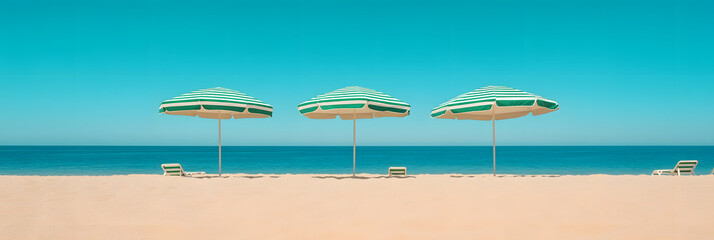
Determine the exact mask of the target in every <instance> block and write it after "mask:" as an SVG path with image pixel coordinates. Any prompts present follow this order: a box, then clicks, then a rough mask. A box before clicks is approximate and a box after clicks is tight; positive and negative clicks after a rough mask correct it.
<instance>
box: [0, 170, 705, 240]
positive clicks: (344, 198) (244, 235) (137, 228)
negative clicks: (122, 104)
mask: <svg viewBox="0 0 714 240" xmlns="http://www.w3.org/2000/svg"><path fill="white" fill-rule="evenodd" d="M364 176H366V177H363V178H358V179H352V178H349V177H347V176H340V175H231V176H230V177H228V178H205V179H196V178H186V177H164V176H157V175H129V176H104V177H91V176H70V177H60V176H58V177H51V176H0V239H185V238H196V239H249V238H255V239H328V238H330V239H387V238H405V239H446V238H456V239H477V238H487V239H546V238H547V239H645V238H650V239H712V236H714V176H695V177H688V176H687V177H684V176H683V177H656V176H645V175H642V176H608V175H591V176H557V177H545V176H539V177H531V176H527V177H514V176H508V177H492V176H488V175H477V176H471V175H469V176H461V175H418V176H416V177H410V178H402V179H398V178H390V179H387V178H383V177H381V176H377V175H364Z"/></svg>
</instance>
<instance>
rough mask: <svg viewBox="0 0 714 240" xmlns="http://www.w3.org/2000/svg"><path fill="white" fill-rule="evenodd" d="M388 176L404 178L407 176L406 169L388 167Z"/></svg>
mask: <svg viewBox="0 0 714 240" xmlns="http://www.w3.org/2000/svg"><path fill="white" fill-rule="evenodd" d="M388 173H389V176H392V175H394V176H406V175H407V168H406V167H389V170H388Z"/></svg>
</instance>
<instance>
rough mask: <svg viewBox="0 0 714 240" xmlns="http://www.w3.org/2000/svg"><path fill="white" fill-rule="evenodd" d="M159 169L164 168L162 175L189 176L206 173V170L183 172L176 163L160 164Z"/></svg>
mask: <svg viewBox="0 0 714 240" xmlns="http://www.w3.org/2000/svg"><path fill="white" fill-rule="evenodd" d="M161 169H164V176H182V177H191V176H193V175H206V172H185V171H184V170H183V168H182V167H181V164H178V163H166V164H161Z"/></svg>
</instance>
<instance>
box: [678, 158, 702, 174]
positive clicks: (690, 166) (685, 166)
mask: <svg viewBox="0 0 714 240" xmlns="http://www.w3.org/2000/svg"><path fill="white" fill-rule="evenodd" d="M697 163H699V161H697V160H682V161H679V162H678V163H677V166H675V167H674V172H675V173H677V172H679V173H680V174H692V173H694V168H695V167H696V166H697Z"/></svg>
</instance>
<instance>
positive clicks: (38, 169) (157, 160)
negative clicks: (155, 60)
mask: <svg viewBox="0 0 714 240" xmlns="http://www.w3.org/2000/svg"><path fill="white" fill-rule="evenodd" d="M497 154H498V155H497V166H496V167H497V173H499V174H557V175H585V174H614V175H624V174H628V175H629V174H635V175H637V174H650V173H651V172H652V170H653V169H667V168H670V169H671V168H673V167H674V165H675V164H676V163H677V161H678V160H699V165H698V166H697V167H696V170H695V171H696V172H697V173H698V174H699V175H702V174H709V173H710V172H711V171H712V168H713V167H714V146H663V147H659V146H615V147H600V146H598V147H581V146H567V147H554V146H547V147H537V146H527V147H517V146H503V147H497ZM162 163H181V165H182V166H183V167H184V169H185V170H186V171H205V172H206V173H209V174H210V173H218V147H213V146H210V147H209V146H199V147H182V146H172V147H166V146H161V147H151V146H0V175H121V174H162V173H163V172H162V170H161V167H160V165H161V164H162ZM390 166H404V167H407V169H408V173H409V174H449V173H461V174H490V173H492V155H491V147H490V146H473V147H466V146H459V147H441V146H438V147H437V146H426V147H424V146H409V147H373V146H363V147H360V146H358V147H357V173H373V174H385V173H386V172H387V168H388V167H390ZM223 173H251V174H256V173H266V174H286V173H291V174H304V173H316V174H351V173H352V147H351V146H344V147H343V146H330V147H303V146H300V147H283V146H274V147H269V146H260V147H249V146H224V147H223Z"/></svg>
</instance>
